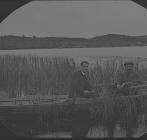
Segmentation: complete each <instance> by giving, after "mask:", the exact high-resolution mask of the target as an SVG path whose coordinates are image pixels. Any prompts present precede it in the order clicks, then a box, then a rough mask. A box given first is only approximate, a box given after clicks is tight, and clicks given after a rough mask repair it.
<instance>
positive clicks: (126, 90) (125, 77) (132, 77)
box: [117, 62, 143, 95]
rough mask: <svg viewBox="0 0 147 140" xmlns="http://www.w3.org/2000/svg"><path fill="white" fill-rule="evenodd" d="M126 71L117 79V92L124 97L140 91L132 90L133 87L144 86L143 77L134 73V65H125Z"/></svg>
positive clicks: (127, 63)
mask: <svg viewBox="0 0 147 140" xmlns="http://www.w3.org/2000/svg"><path fill="white" fill-rule="evenodd" d="M124 67H125V71H124V72H123V73H122V74H121V75H120V76H118V79H117V92H119V93H122V94H123V95H134V94H137V92H138V89H131V88H130V87H131V86H135V85H138V84H143V80H142V78H141V76H140V75H139V74H138V73H136V72H135V71H134V63H133V62H126V63H125V64H124Z"/></svg>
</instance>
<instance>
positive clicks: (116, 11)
mask: <svg viewBox="0 0 147 140" xmlns="http://www.w3.org/2000/svg"><path fill="white" fill-rule="evenodd" d="M0 31H1V35H26V36H33V35H35V36H38V37H39V36H46V37H47V36H48V37H50V36H54V37H55V36H56V37H57V36H58V37H59V36H60V37H61V36H62V37H86V38H90V37H94V36H99V35H104V34H114V33H115V34H125V35H147V10H146V9H145V8H143V7H141V6H140V5H138V4H136V3H134V2H131V1H42V2H41V1H34V2H30V3H28V4H26V5H24V6H23V7H21V8H19V9H17V10H16V11H14V12H13V13H12V14H11V15H9V16H8V17H7V18H6V19H5V20H4V21H3V22H2V23H1V25H0Z"/></svg>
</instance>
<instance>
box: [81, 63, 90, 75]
mask: <svg viewBox="0 0 147 140" xmlns="http://www.w3.org/2000/svg"><path fill="white" fill-rule="evenodd" d="M88 66H89V64H87V63H83V65H82V66H81V70H82V72H84V73H87V72H88Z"/></svg>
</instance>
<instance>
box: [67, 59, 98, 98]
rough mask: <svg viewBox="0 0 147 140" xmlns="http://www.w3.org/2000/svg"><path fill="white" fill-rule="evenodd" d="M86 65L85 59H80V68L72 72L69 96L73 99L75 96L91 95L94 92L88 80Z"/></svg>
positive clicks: (87, 64)
mask: <svg viewBox="0 0 147 140" xmlns="http://www.w3.org/2000/svg"><path fill="white" fill-rule="evenodd" d="M88 66H89V63H88V62H87V61H82V62H81V63H80V70H79V71H76V72H75V73H74V74H73V77H72V81H71V92H70V95H69V97H72V98H74V99H75V98H76V97H92V96H93V95H95V94H96V93H95V92H94V90H92V86H91V85H90V83H89V80H88Z"/></svg>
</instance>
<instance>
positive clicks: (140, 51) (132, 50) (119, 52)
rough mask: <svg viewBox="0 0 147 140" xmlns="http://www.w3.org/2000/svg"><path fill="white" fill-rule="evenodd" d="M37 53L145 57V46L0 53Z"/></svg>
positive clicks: (6, 51) (42, 54)
mask: <svg viewBox="0 0 147 140" xmlns="http://www.w3.org/2000/svg"><path fill="white" fill-rule="evenodd" d="M4 54H7V55H37V56H72V57H73V56H83V57H84V56H122V57H143V58H147V46H144V47H111V48H66V49H26V50H1V51H0V55H4Z"/></svg>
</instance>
